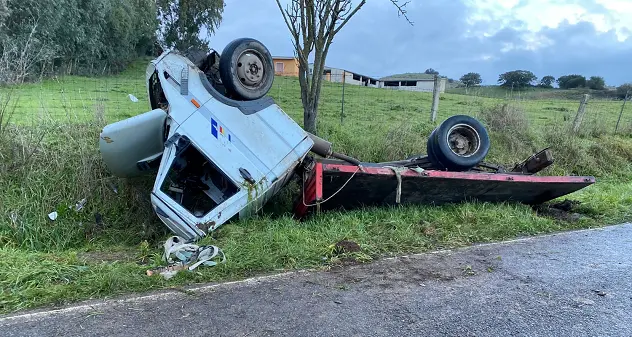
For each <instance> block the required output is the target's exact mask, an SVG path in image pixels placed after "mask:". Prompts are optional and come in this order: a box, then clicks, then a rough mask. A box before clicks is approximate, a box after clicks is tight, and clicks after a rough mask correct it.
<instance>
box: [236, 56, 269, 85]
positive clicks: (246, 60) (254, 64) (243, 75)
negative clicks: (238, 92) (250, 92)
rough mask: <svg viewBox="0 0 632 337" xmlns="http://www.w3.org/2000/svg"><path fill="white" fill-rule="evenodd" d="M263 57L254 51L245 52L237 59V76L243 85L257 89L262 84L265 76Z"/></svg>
mask: <svg viewBox="0 0 632 337" xmlns="http://www.w3.org/2000/svg"><path fill="white" fill-rule="evenodd" d="M263 72H264V70H263V61H261V57H260V56H259V55H257V54H256V53H254V52H252V51H244V52H243V53H241V55H239V58H237V75H238V76H239V80H240V81H241V83H242V84H244V85H246V86H250V87H255V86H257V85H259V84H260V83H261V81H262V80H263V75H264V73H263Z"/></svg>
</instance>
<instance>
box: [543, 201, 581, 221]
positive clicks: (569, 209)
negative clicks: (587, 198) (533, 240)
mask: <svg viewBox="0 0 632 337" xmlns="http://www.w3.org/2000/svg"><path fill="white" fill-rule="evenodd" d="M580 204H581V202H579V201H577V200H569V199H565V200H563V201H560V202H556V203H552V204H542V205H537V206H535V207H534V210H535V211H536V212H537V213H538V215H539V216H544V217H547V218H553V219H555V220H561V221H566V222H576V221H579V220H581V219H582V218H583V217H584V215H582V214H580V213H577V212H575V211H574V210H575V209H576V207H577V206H578V205H580Z"/></svg>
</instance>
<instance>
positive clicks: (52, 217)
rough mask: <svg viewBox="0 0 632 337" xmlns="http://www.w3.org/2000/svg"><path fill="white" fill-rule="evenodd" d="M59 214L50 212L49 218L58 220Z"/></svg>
mask: <svg viewBox="0 0 632 337" xmlns="http://www.w3.org/2000/svg"><path fill="white" fill-rule="evenodd" d="M57 216H59V214H58V213H57V212H51V213H48V218H49V219H51V220H53V221H55V220H57Z"/></svg>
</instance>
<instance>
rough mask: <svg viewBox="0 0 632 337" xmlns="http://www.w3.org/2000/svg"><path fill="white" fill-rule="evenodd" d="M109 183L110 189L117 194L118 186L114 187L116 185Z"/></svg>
mask: <svg viewBox="0 0 632 337" xmlns="http://www.w3.org/2000/svg"><path fill="white" fill-rule="evenodd" d="M109 185H110V188H111V189H112V191H113V192H114V193H115V194H118V188H117V187H116V185H114V184H113V183H110V184H109Z"/></svg>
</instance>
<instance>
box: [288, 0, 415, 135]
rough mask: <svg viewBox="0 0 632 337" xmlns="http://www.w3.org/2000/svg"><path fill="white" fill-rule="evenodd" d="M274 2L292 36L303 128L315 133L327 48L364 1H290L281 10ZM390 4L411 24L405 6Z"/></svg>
mask: <svg viewBox="0 0 632 337" xmlns="http://www.w3.org/2000/svg"><path fill="white" fill-rule="evenodd" d="M276 2H277V5H278V7H279V10H280V11H281V14H282V15H283V20H284V21H285V24H286V25H287V28H288V29H289V31H290V34H291V35H292V43H293V44H294V52H295V54H296V57H297V59H298V82H299V84H300V86H301V102H302V103H303V127H304V128H305V130H306V131H308V132H311V133H316V121H317V116H318V101H319V99H320V89H321V86H322V81H323V77H324V76H322V74H323V70H324V68H325V60H326V59H327V53H328V52H329V47H330V46H331V43H332V42H333V39H334V37H335V36H336V34H338V33H339V32H340V30H341V29H342V28H344V27H345V25H346V24H347V23H348V22H349V20H350V19H351V18H352V17H353V16H354V15H355V14H356V13H357V12H358V11H359V10H360V9H361V8H362V6H364V4H366V0H362V1H360V3H358V4H357V5H353V4H352V0H291V1H290V3H289V4H288V5H287V7H286V8H285V9H283V7H282V5H281V2H280V0H277V1H276ZM391 3H393V4H394V5H395V6H396V8H397V10H398V13H399V15H402V16H403V17H404V18H405V19H406V20H407V21H408V22H409V23H411V24H412V22H410V20H408V16H407V14H406V10H405V9H404V7H405V6H406V4H407V3H408V2H405V3H403V4H399V3H398V0H391ZM310 59H313V71H310V65H309V60H310Z"/></svg>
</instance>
